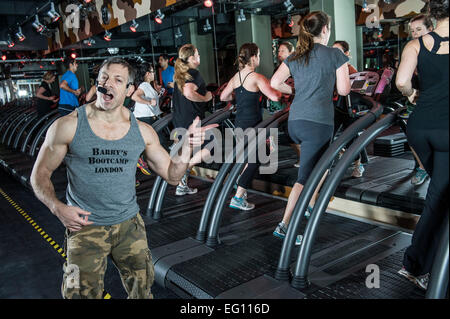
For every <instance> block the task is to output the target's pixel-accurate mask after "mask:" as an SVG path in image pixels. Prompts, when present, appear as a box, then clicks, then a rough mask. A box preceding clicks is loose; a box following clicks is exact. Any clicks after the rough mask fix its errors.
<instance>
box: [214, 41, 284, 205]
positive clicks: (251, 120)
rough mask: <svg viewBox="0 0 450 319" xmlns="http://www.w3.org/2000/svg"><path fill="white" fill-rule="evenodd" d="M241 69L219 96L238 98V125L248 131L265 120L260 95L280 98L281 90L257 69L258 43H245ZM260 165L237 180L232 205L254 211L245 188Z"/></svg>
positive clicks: (275, 99)
mask: <svg viewBox="0 0 450 319" xmlns="http://www.w3.org/2000/svg"><path fill="white" fill-rule="evenodd" d="M238 63H239V72H237V73H236V74H235V75H234V77H233V78H231V80H230V81H229V82H228V85H227V86H226V87H225V89H224V90H223V91H222V94H221V95H220V100H221V101H230V100H232V99H233V93H234V97H235V99H236V119H235V126H236V128H241V129H242V130H244V131H245V130H246V129H247V128H250V127H255V126H256V125H257V124H258V123H259V122H261V121H262V110H261V106H260V98H261V94H264V95H266V96H267V97H268V98H269V99H271V100H273V101H278V100H279V99H280V97H281V93H280V92H278V91H277V90H275V89H273V88H272V87H271V86H270V82H269V80H268V79H267V78H266V77H265V76H264V75H262V74H258V73H256V72H255V69H256V68H257V67H258V66H259V48H258V46H257V45H256V44H255V43H245V44H243V45H242V46H241V48H240V50H239V57H238ZM258 167H259V164H257V163H250V164H248V165H247V167H246V168H245V169H244V171H243V172H242V174H241V176H240V177H239V181H238V189H237V191H236V195H235V196H234V197H233V199H232V200H231V204H230V207H232V208H236V209H241V210H251V209H253V208H255V205H254V204H250V203H248V202H247V195H246V190H247V188H248V187H249V186H250V183H251V181H252V179H253V176H254V175H255V173H256V170H257V169H258Z"/></svg>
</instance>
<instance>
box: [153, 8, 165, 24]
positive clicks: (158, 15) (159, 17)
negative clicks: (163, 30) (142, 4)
mask: <svg viewBox="0 0 450 319" xmlns="http://www.w3.org/2000/svg"><path fill="white" fill-rule="evenodd" d="M164 17H165V15H164V13H162V12H161V9H158V11H156V16H155V21H156V23H158V24H162V23H163V19H164Z"/></svg>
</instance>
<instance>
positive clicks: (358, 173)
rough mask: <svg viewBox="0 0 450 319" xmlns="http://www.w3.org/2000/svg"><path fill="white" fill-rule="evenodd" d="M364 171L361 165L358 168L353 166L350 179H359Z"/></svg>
mask: <svg viewBox="0 0 450 319" xmlns="http://www.w3.org/2000/svg"><path fill="white" fill-rule="evenodd" d="M364 171H365V169H364V166H363V164H359V165H358V166H355V168H354V169H353V172H352V177H354V178H360V177H362V176H363V173H364Z"/></svg>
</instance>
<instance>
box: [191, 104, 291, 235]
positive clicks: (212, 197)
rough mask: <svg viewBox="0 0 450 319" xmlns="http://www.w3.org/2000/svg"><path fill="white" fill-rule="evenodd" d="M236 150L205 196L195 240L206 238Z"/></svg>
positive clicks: (262, 124)
mask: <svg viewBox="0 0 450 319" xmlns="http://www.w3.org/2000/svg"><path fill="white" fill-rule="evenodd" d="M287 112H289V109H288V108H286V109H285V110H283V111H282V112H279V113H276V114H275V115H274V116H272V117H270V118H268V119H266V120H264V121H262V122H260V123H259V124H258V125H257V126H256V127H255V129H258V128H264V127H266V126H268V125H269V124H270V123H272V122H273V121H274V120H276V119H277V118H278V117H280V116H282V115H283V114H285V113H287ZM247 145H248V140H244V149H245V148H246V147H247ZM237 155H238V154H237V152H235V151H233V152H231V153H230V154H228V155H227V158H226V159H225V163H223V164H222V167H221V168H220V170H219V173H218V174H217V176H216V178H215V179H214V183H213V185H212V186H211V189H210V190H209V193H208V197H207V198H206V202H205V205H204V206H203V213H202V216H201V218H200V224H199V227H198V229H197V235H196V237H195V239H196V240H198V241H200V242H204V241H205V239H206V228H207V227H208V222H209V218H210V215H211V211H212V206H213V205H214V204H215V203H216V198H217V195H218V194H219V192H220V190H221V187H222V184H223V181H224V180H225V178H226V177H227V175H228V173H229V171H230V170H231V168H232V166H233V163H235V160H236V156H237Z"/></svg>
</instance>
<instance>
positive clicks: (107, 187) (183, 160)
mask: <svg viewBox="0 0 450 319" xmlns="http://www.w3.org/2000/svg"><path fill="white" fill-rule="evenodd" d="M134 76H135V71H134V69H133V68H132V67H131V66H130V65H129V64H128V63H127V62H126V61H125V60H122V59H119V58H111V59H108V60H106V61H105V62H104V63H103V64H102V66H101V68H100V71H99V76H98V88H100V89H99V90H98V93H97V96H98V98H97V100H96V101H94V102H92V103H89V104H86V105H84V106H82V107H80V108H78V109H77V110H75V111H73V112H72V113H70V114H69V115H66V116H64V117H61V118H59V119H58V120H56V121H55V122H54V123H53V124H52V125H51V126H50V128H49V129H48V132H47V136H46V138H45V141H44V144H43V145H42V147H41V149H40V151H39V155H38V157H37V159H36V162H35V165H34V167H33V171H32V174H31V185H32V187H33V190H34V192H35V194H36V196H37V198H38V199H39V200H40V201H42V202H43V203H44V204H45V205H46V206H47V207H48V208H49V209H50V211H51V212H52V213H53V214H54V215H55V216H56V217H58V218H59V220H60V221H61V223H63V225H64V226H65V227H66V240H65V244H64V250H65V254H66V255H67V261H66V263H65V264H64V267H63V269H64V275H63V283H62V294H63V297H64V298H102V296H103V278H104V274H105V271H106V265H107V256H108V255H111V257H112V260H113V263H114V264H115V265H116V267H117V268H118V269H119V272H120V276H121V278H122V283H123V285H124V287H125V289H126V291H127V293H128V297H129V298H152V294H151V291H150V288H151V286H152V284H153V280H154V269H153V263H152V259H151V253H150V250H149V248H148V243H147V235H146V231H145V224H144V221H143V220H142V218H141V216H140V215H139V206H138V204H137V201H136V190H135V175H136V164H137V161H138V159H139V156H140V154H141V153H142V152H144V153H145V156H146V159H147V163H148V165H149V167H150V168H151V169H152V171H153V172H155V173H156V174H158V175H160V176H161V177H162V178H164V179H165V180H167V182H168V183H169V184H171V185H178V183H179V181H180V180H181V178H182V177H183V175H184V173H185V172H186V169H187V168H188V164H189V161H190V159H191V157H192V149H193V148H194V147H200V146H201V145H202V144H203V142H204V132H205V131H206V130H208V129H210V128H213V127H215V126H217V125H210V126H207V127H203V128H202V127H200V125H199V124H200V120H199V119H198V118H197V119H195V120H194V122H193V124H192V125H191V126H190V127H189V129H188V134H190V136H191V138H189V139H185V142H184V144H183V146H182V152H181V155H178V154H180V153H178V154H177V155H175V156H174V157H173V158H170V156H169V154H168V153H167V152H166V151H165V150H164V148H162V146H161V145H160V143H159V138H158V135H157V134H156V132H155V131H154V130H153V128H152V127H151V126H150V125H148V124H146V123H144V122H140V121H137V120H136V119H135V117H134V116H133V114H132V113H131V112H130V111H129V110H128V109H127V108H125V107H124V105H123V103H124V100H125V98H126V97H127V96H130V95H131V94H132V93H133V91H134V86H133V85H132V83H133V81H134ZM63 160H64V161H65V163H66V166H67V177H68V185H67V192H66V199H67V205H66V204H64V203H63V202H61V201H60V200H59V199H58V198H57V197H56V194H55V191H54V187H53V184H52V182H51V180H50V177H51V175H52V173H53V172H54V171H55V170H56V169H57V168H58V166H59V165H60V164H61V162H62V161H63Z"/></svg>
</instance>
